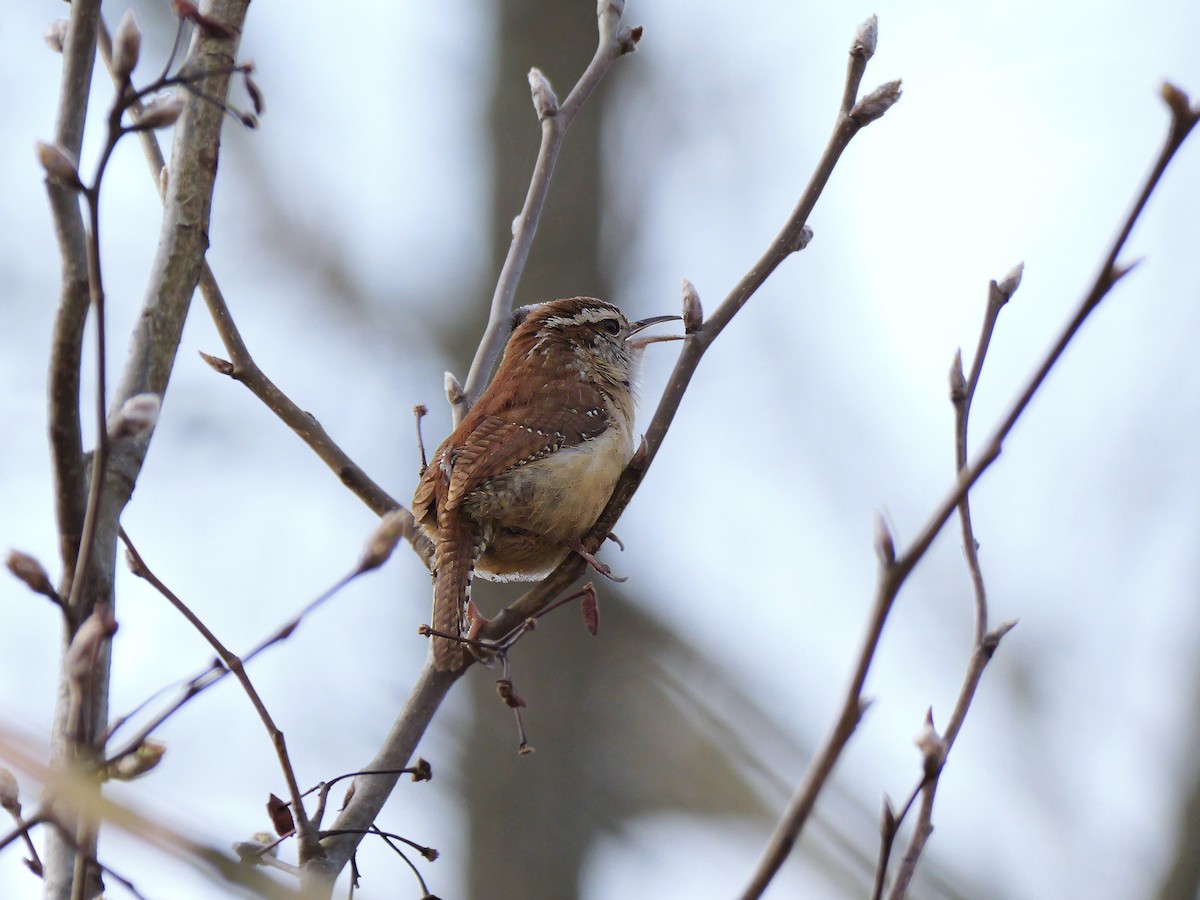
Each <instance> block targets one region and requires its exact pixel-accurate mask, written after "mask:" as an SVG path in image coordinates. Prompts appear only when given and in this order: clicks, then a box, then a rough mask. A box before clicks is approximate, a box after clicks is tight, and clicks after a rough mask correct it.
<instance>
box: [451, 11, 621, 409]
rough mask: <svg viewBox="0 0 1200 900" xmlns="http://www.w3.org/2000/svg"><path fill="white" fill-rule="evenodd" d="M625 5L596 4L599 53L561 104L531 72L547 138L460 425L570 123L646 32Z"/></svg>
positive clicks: (498, 340)
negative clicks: (625, 20)
mask: <svg viewBox="0 0 1200 900" xmlns="http://www.w3.org/2000/svg"><path fill="white" fill-rule="evenodd" d="M624 8H625V0H600V3H599V6H598V9H597V17H598V22H597V25H598V28H597V31H598V33H599V41H598V43H597V46H596V53H595V55H594V56H593V57H592V61H591V62H590V63H588V66H587V68H586V69H584V71H583V74H582V75H581V76H580V77H579V81H577V82H576V83H575V87H573V88H572V89H571V93H570V94H568V95H567V99H566V100H564V101H563V102H562V104H561V105H558V104H557V103H556V102H555V101H554V95H553V92H551V91H550V86H549V82H546V81H545V76H543V75H542V74H541V73H540V72H538V71H537V70H536V69H535V70H534V71H533V72H531V73H530V82H531V87H532V88H533V100H534V109H535V111H536V112H537V114H538V118H539V119H540V120H541V126H542V142H541V145H540V146H539V148H538V155H537V161H536V162H535V163H534V166H533V177H532V178H531V179H530V181H529V191H528V192H527V193H526V195H525V204H524V206H522V207H521V213H520V215H518V216H517V218H516V221H515V222H514V223H513V237H512V243H511V244H509V247H508V254H507V255H506V256H505V258H504V264H503V265H502V266H501V268H500V278H499V280H498V281H497V282H496V290H495V292H494V293H493V294H492V303H491V307H490V308H489V312H488V323H487V327H486V328H485V329H484V333H483V339H482V340H481V341H480V343H479V348H478V350H476V352H475V358H474V359H473V360H472V361H471V369H470V372H468V374H467V380H466V383H465V384H464V385H463V391H462V393H463V402H461V403H456V404H454V405H453V411H454V424H455V425H457V424H458V423H459V422H460V421H461V420H462V417H463V415H465V414H466V411H467V409H468V408H470V406H471V405H472V404H473V403H474V402H475V401H476V400H478V399H479V395H480V394H482V393H483V389H484V388H485V387H487V383H488V379H489V378H490V376H491V374H492V368H493V366H495V364H496V359H497V358H498V357H499V356H500V351H501V350H503V349H504V344H505V342H506V341H507V340H508V335H509V332H510V330H511V325H512V320H511V316H512V308H513V301H514V300H515V298H516V296H517V284H518V283H519V282H520V280H521V275H522V274H523V273H524V271H525V261H526V260H527V259H528V258H529V250H530V248H531V247H532V246H533V238H534V236H535V235H536V234H537V228H538V222H539V221H540V220H541V216H542V209H543V208H544V207H545V205H546V197H547V196H548V195H549V193H550V180H551V178H552V177H553V175H554V166H555V164H556V163H557V161H558V153H559V150H560V149H561V148H562V143H563V139H564V138H565V137H566V135H567V129H568V128H569V127H570V126H571V123H572V122H573V121H574V120H575V116H576V115H577V114H578V113H579V110H580V109H581V108H582V107H583V104H584V103H585V102H586V101H587V99H588V98H589V97H590V96H591V95H592V93H593V92H594V91H595V90H596V88H597V86H599V84H600V82H601V80H603V78H604V76H605V75H606V74H607V72H608V70H609V69H610V68H612V65H613V63H615V62H616V61H617V60H618V59H620V58H621V57H622V56H624V55H625V54H626V53H631V52H633V50H634V49H636V47H637V43H638V40H639V39H640V38H641V35H642V29H641V28H640V27H637V28H630V27H629V26H627V25H622V24H621V13H622V12H623V11H624Z"/></svg>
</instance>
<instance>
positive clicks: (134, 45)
mask: <svg viewBox="0 0 1200 900" xmlns="http://www.w3.org/2000/svg"><path fill="white" fill-rule="evenodd" d="M141 52H142V33H141V32H140V31H138V27H137V22H136V21H135V20H134V18H133V10H132V9H127V10H125V15H123V16H122V17H121V24H120V25H118V26H117V30H116V32H114V33H113V40H112V73H113V75H114V76H115V77H117V78H119V79H120V80H121V81H128V80H129V76H130V75H131V74H132V73H133V67H134V66H136V65H137V61H138V56H140V55H141Z"/></svg>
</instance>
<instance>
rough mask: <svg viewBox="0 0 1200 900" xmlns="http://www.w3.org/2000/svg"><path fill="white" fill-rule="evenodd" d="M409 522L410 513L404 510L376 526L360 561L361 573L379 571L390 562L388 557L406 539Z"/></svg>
mask: <svg viewBox="0 0 1200 900" xmlns="http://www.w3.org/2000/svg"><path fill="white" fill-rule="evenodd" d="M409 520H410V516H409V514H408V512H407V511H406V510H403V509H395V510H392V511H391V512H390V513H388V514H387V515H385V516H384V517H383V518H382V519H380V520H379V524H378V525H377V526H375V530H374V531H373V532H372V533H371V536H370V538H368V539H367V546H366V547H365V548H364V549H363V555H362V558H361V559H360V560H359V561H358V571H359V572H370V571H371V570H372V569H378V568H379V567H380V566H382V565H383V564H384V563H385V562H387V561H388V557H390V556H391V555H392V551H393V550H395V549H396V545H397V544H399V543H400V539H401V538H402V537H404V532H405V530H406V529H407V527H408V523H409Z"/></svg>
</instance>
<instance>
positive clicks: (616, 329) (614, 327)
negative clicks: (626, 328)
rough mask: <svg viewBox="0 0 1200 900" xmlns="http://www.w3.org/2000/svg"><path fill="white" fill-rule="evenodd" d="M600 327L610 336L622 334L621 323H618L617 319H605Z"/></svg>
mask: <svg viewBox="0 0 1200 900" xmlns="http://www.w3.org/2000/svg"><path fill="white" fill-rule="evenodd" d="M600 327H601V328H603V329H604V330H605V331H607V332H608V333H609V334H620V333H621V323H620V322H618V321H617V320H616V319H604V320H603V321H602V322H601V323H600Z"/></svg>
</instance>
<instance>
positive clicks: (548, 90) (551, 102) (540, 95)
mask: <svg viewBox="0 0 1200 900" xmlns="http://www.w3.org/2000/svg"><path fill="white" fill-rule="evenodd" d="M529 91H530V93H531V94H532V95H533V108H534V109H535V110H536V111H537V117H538V121H539V122H541V121H542V120H544V119H549V118H552V117H554V116H557V115H558V97H556V96H555V95H554V88H552V87H550V79H548V78H547V77H546V76H545V75H544V74H542V70H541V69H539V68H537V67H536V66H534V67H533V68H532V69H530V70H529Z"/></svg>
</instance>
